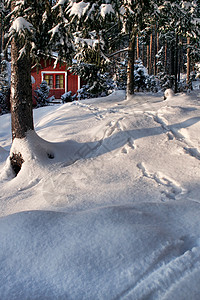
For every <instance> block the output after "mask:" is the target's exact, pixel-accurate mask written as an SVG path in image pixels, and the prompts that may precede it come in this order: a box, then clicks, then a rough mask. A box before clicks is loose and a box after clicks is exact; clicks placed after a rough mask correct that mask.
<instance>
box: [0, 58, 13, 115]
mask: <svg viewBox="0 0 200 300" xmlns="http://www.w3.org/2000/svg"><path fill="white" fill-rule="evenodd" d="M10 77H11V68H10V63H9V62H8V61H6V60H3V61H2V62H1V73H0V111H1V113H7V112H8V111H9V109H10V101H9V100H10Z"/></svg>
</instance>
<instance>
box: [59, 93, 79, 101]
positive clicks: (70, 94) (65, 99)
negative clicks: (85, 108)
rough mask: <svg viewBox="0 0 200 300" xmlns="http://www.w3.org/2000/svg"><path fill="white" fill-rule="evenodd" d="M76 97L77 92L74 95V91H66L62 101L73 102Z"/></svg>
mask: <svg viewBox="0 0 200 300" xmlns="http://www.w3.org/2000/svg"><path fill="white" fill-rule="evenodd" d="M75 98H76V94H75V95H73V96H72V92H71V91H69V92H66V93H64V94H63V95H62V96H61V100H62V103H66V102H72V101H73V100H75Z"/></svg>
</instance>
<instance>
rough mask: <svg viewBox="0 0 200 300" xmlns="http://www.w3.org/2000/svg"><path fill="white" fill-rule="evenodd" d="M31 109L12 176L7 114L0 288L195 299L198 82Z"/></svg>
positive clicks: (47, 295)
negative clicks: (164, 91) (162, 91)
mask: <svg viewBox="0 0 200 300" xmlns="http://www.w3.org/2000/svg"><path fill="white" fill-rule="evenodd" d="M34 120H35V129H36V132H37V134H35V133H33V132H30V133H29V134H28V137H27V142H26V143H22V142H21V141H18V140H16V141H15V143H14V145H13V147H17V149H20V151H21V152H22V153H24V158H25V163H24V164H23V167H22V169H21V171H20V173H19V174H18V176H17V177H16V178H13V175H12V172H11V170H10V167H9V161H8V160H7V162H6V158H7V157H8V155H9V152H8V151H9V149H10V145H11V139H10V119H9V115H4V116H1V117H0V126H1V133H0V170H1V173H0V178H1V181H0V189H1V194H0V200H1V201H0V214H1V218H0V244H1V247H0V260H1V262H2V263H1V269H0V299H61V300H62V299H75V300H77V299H106V300H107V299H134V300H135V299H136V300H137V299H138V300H139V299H181V300H182V299H189V298H190V299H195V300H196V299H199V298H200V287H199V286H200V285H199V283H200V276H199V275H200V204H199V203H200V198H199V194H200V135H199V132H200V92H199V91H198V90H196V91H195V92H193V93H191V94H190V95H176V96H173V95H171V96H170V97H168V98H167V100H164V99H163V96H162V95H156V96H155V95H151V94H137V95H136V96H134V98H133V99H129V100H125V95H124V93H123V92H121V91H118V92H115V93H114V94H112V95H110V96H108V97H106V98H99V99H90V100H85V101H81V102H73V103H68V104H64V105H60V106H50V107H46V108H40V109H37V110H34Z"/></svg>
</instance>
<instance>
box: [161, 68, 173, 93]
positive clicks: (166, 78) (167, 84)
mask: <svg viewBox="0 0 200 300" xmlns="http://www.w3.org/2000/svg"><path fill="white" fill-rule="evenodd" d="M158 79H159V82H160V87H161V89H162V90H163V91H164V90H166V89H171V88H173V86H174V82H175V77H174V75H168V74H166V73H165V72H160V73H159V74H158Z"/></svg>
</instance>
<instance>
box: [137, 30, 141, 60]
mask: <svg viewBox="0 0 200 300" xmlns="http://www.w3.org/2000/svg"><path fill="white" fill-rule="evenodd" d="M139 58H140V48H139V36H138V35H137V59H139Z"/></svg>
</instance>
